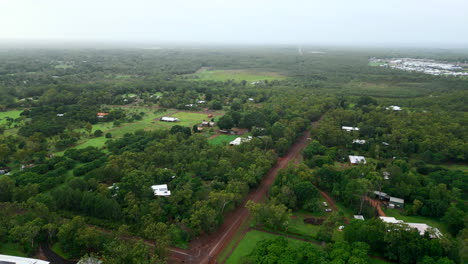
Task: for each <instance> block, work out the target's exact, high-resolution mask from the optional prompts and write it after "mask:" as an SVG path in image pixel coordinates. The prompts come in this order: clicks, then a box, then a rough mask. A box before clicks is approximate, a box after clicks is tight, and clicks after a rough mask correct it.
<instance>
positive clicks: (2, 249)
mask: <svg viewBox="0 0 468 264" xmlns="http://www.w3.org/2000/svg"><path fill="white" fill-rule="evenodd" d="M0 254H3V255H10V256H18V257H27V255H26V253H24V252H23V249H22V248H21V246H19V245H18V244H16V243H10V242H9V243H2V244H0Z"/></svg>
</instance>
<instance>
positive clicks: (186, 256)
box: [169, 124, 316, 263]
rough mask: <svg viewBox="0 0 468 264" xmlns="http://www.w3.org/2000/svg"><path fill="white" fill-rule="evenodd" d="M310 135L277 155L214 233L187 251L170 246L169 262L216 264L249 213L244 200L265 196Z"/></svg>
mask: <svg viewBox="0 0 468 264" xmlns="http://www.w3.org/2000/svg"><path fill="white" fill-rule="evenodd" d="M315 126H316V124H313V127H315ZM309 136H310V132H308V131H307V132H305V133H304V135H302V136H301V137H300V138H299V139H298V140H297V142H296V143H295V144H294V145H293V146H292V147H291V148H290V149H289V151H288V153H287V154H286V156H284V157H283V158H278V161H277V162H276V164H275V165H274V166H273V167H272V168H271V169H270V170H269V171H268V173H267V174H266V175H265V177H264V178H263V180H262V181H261V183H260V185H259V187H258V188H257V189H255V190H253V191H251V192H250V193H249V195H248V196H247V197H246V199H245V200H244V201H243V203H242V204H241V205H240V206H238V207H237V209H235V210H234V211H232V212H230V213H228V214H227V215H226V216H225V222H224V223H223V224H222V225H221V227H220V228H219V229H218V231H217V232H216V233H214V234H211V235H204V236H201V237H199V238H196V239H194V240H193V241H192V242H191V244H190V249H189V250H182V249H176V248H171V249H170V250H169V251H170V252H171V255H170V259H169V263H216V257H217V256H218V254H219V253H221V251H222V250H223V249H224V247H225V246H226V245H227V244H228V243H229V241H230V240H231V239H232V237H233V236H234V234H235V233H236V232H237V231H238V230H239V228H240V227H241V225H242V223H244V221H246V220H247V217H248V216H249V211H248V210H247V208H245V204H246V203H247V201H248V200H252V201H254V202H259V201H261V200H262V199H263V198H264V197H265V196H266V194H267V192H268V189H269V188H270V186H271V185H272V184H273V182H274V180H275V177H276V175H277V174H278V171H279V170H280V169H283V168H285V167H286V166H287V165H288V163H289V162H290V161H292V160H295V159H296V158H297V157H298V156H299V154H300V153H301V150H302V149H303V148H304V147H305V146H306V145H307V139H308V138H309ZM244 228H248V227H244ZM244 231H245V230H244ZM241 232H242V230H241Z"/></svg>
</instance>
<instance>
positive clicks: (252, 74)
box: [186, 69, 286, 83]
mask: <svg viewBox="0 0 468 264" xmlns="http://www.w3.org/2000/svg"><path fill="white" fill-rule="evenodd" d="M186 76H189V77H193V78H194V79H195V80H213V81H227V80H235V81H242V80H245V81H247V82H249V83H250V82H255V81H263V80H267V81H273V80H284V79H286V76H284V75H281V74H280V73H277V72H262V71H254V70H208V69H204V70H201V71H199V72H197V73H195V74H189V75H186Z"/></svg>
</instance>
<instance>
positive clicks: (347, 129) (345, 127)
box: [341, 126, 359, 132]
mask: <svg viewBox="0 0 468 264" xmlns="http://www.w3.org/2000/svg"><path fill="white" fill-rule="evenodd" d="M341 129H343V130H345V131H348V132H350V131H359V127H350V126H342V127H341Z"/></svg>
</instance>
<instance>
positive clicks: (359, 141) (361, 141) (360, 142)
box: [353, 139, 366, 145]
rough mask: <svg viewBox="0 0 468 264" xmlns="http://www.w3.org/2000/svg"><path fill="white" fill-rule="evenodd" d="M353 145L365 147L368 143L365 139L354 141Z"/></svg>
mask: <svg viewBox="0 0 468 264" xmlns="http://www.w3.org/2000/svg"><path fill="white" fill-rule="evenodd" d="M353 144H360V145H364V144H366V141H365V140H364V139H353Z"/></svg>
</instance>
